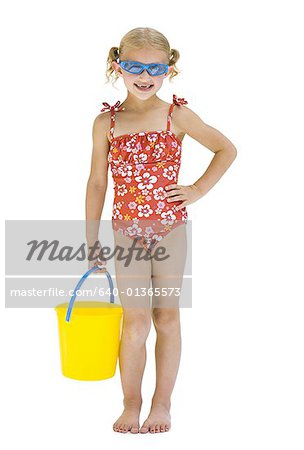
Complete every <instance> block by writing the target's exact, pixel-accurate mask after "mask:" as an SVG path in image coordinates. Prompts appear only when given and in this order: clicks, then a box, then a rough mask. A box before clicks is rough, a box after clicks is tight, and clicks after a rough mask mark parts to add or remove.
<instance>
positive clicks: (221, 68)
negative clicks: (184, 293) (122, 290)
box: [0, 0, 304, 450]
mask: <svg viewBox="0 0 304 450" xmlns="http://www.w3.org/2000/svg"><path fill="white" fill-rule="evenodd" d="M300 6H301V2H300V1H298V2H297V1H295V0H291V1H288V2H287V1H284V2H283V1H263V2H262V1H257V0H256V1H251V2H248V1H247V2H242V1H233V0H232V1H229V2H225V1H216V0H212V1H205V2H201V3H198V2H194V1H187V2H181V3H177V2H176V3H174V4H172V3H170V2H163V1H162V2H160V1H157V0H155V1H153V2H150V3H149V2H148V3H147V2H144V3H142V2H119V1H115V2H101V1H99V2H98V1H88V0H87V1H86V2H84V1H83V2H79V1H73V2H72V1H64V0H62V1H60V2H59V1H54V0H53V1H52V2H46V1H31V0H28V1H27V2H21V1H15V2H4V3H2V7H1V27H0V30H1V42H2V46H3V49H2V58H1V59H2V64H3V65H2V69H1V78H2V81H1V91H2V92H1V99H2V101H1V124H2V127H1V128H2V133H1V139H2V146H1V147H2V149H1V150H2V151H1V154H2V171H1V174H2V176H1V183H2V189H1V193H2V205H3V206H2V213H3V221H2V227H3V228H4V219H28V220H32V219H50V220H54V219H84V214H85V192H86V183H87V180H88V176H89V169H90V163H91V151H92V124H93V120H94V118H95V117H96V116H97V115H98V114H99V111H100V109H101V107H102V102H103V101H107V102H109V103H110V104H113V103H115V102H116V101H117V100H120V101H123V100H124V99H125V97H126V91H125V88H124V85H123V83H122V80H119V82H118V83H117V87H118V89H117V90H116V89H114V88H113V87H111V85H105V84H104V81H105V76H104V73H105V69H106V58H107V55H108V51H109V49H110V47H112V46H119V42H120V39H121V38H122V36H123V35H124V34H125V33H126V32H128V31H129V30H131V29H132V28H135V27H138V26H148V27H152V28H156V29H158V30H159V31H161V32H163V33H164V34H165V35H166V36H167V38H168V40H169V42H170V45H171V47H172V48H177V49H178V50H179V51H180V53H181V59H180V60H179V61H178V63H177V66H178V68H179V69H180V70H181V74H180V75H178V77H176V78H174V81H173V83H169V82H168V81H166V82H165V83H164V85H163V87H162V89H161V91H160V92H159V93H158V94H159V96H160V97H161V98H162V99H164V100H165V101H168V102H170V101H171V99H172V94H173V93H175V94H176V95H177V96H178V97H184V98H186V99H187V100H188V102H189V103H188V107H189V108H191V109H192V110H193V111H195V112H196V113H197V114H199V116H200V117H201V118H202V120H204V121H205V122H206V123H208V124H210V125H212V126H213V127H215V128H217V129H218V130H220V131H221V132H222V133H223V134H225V135H226V136H227V137H228V138H229V139H230V140H231V141H232V142H233V143H234V145H235V146H236V148H237V150H238V156H237V159H236V160H235V161H234V163H233V164H232V166H231V167H230V168H229V170H228V171H227V172H226V173H225V174H224V176H223V177H222V178H221V180H220V181H219V182H218V183H217V184H216V186H215V187H214V188H213V189H212V190H211V191H210V192H209V193H208V194H207V195H206V196H205V197H203V198H202V199H201V200H199V201H198V202H196V203H195V204H193V205H190V206H189V207H188V212H189V218H190V219H191V220H192V221H193V287H194V289H193V299H192V302H193V308H192V309H183V310H182V339H183V348H182V360H181V365H180V370H179V374H178V379H177V382H176V386H175V389H174V392H173V396H172V411H171V415H172V429H171V430H170V432H169V433H161V434H154V435H152V434H147V435H131V434H130V433H128V434H120V433H115V432H114V431H113V430H112V424H113V422H114V421H115V420H116V419H117V418H118V416H119V415H120V413H121V412H122V391H121V386H120V378H119V371H118V370H117V372H116V375H115V377H114V378H112V379H109V380H104V381H100V382H95V383H94V382H91V383H90V382H87V383H85V382H77V381H72V380H69V379H66V378H64V377H63V376H62V375H61V373H60V361H59V344H58V336H57V321H56V320H57V319H56V315H55V311H53V310H52V309H44V310H43V309H29V310H26V309H19V310H17V309H5V308H4V298H3V311H2V314H1V344H2V345H1V366H2V369H1V390H2V391H3V392H2V394H1V399H2V401H1V407H2V410H3V413H4V416H3V415H2V418H3V419H2V425H4V426H3V427H1V428H2V432H1V434H0V436H1V437H0V439H1V441H6V442H3V443H2V445H1V447H2V448H5V449H6V450H11V449H17V448H31V449H32V450H34V449H41V448H44V449H54V448H73V449H75V450H76V449H83V448H90V450H94V449H99V448H110V449H112V448H113V449H117V448H118V449H119V448H125V449H129V448H130V449H131V448H132V449H135V448H140V449H142V448H143V445H144V446H145V448H149V447H150V446H153V445H155V444H157V446H158V448H159V449H165V448H169V447H170V448H171V447H172V448H173V447H176V448H184V447H185V446H189V441H193V442H195V444H192V445H195V447H197V446H199V447H201V448H204V449H206V450H218V449H220V450H223V449H233V450H238V449H242V450H243V449H246V450H249V449H254V450H256V449H257V448H259V449H260V450H261V449H263V450H264V449H267V450H270V449H276V450H278V449H290V448H292V449H293V450H297V449H303V445H304V436H303V419H304V414H303V401H304V398H303V397H304V395H303V394H304V390H303V376H304V373H303V372H304V370H303V369H304V364H303V342H304V340H303V218H302V212H303V199H302V195H303V152H304V148H303V132H302V130H303V100H304V99H303V75H304V74H303V65H302V61H303V47H302V45H301V42H303V16H302V15H301V14H300ZM198 8H200V9H198ZM212 156H213V154H212V153H211V152H210V151H209V150H208V149H207V148H205V147H203V146H201V145H200V144H199V143H198V142H196V141H194V140H193V139H191V138H190V137H189V136H186V137H185V139H184V141H183V162H182V168H181V172H180V179H179V182H180V184H186V183H187V184H190V183H193V182H194V181H196V180H197V179H198V178H199V177H200V175H201V174H202V173H203V172H204V170H205V169H206V168H207V165H208V164H209V162H210V161H211V158H212ZM3 162H5V164H3ZM109 176H110V172H109ZM111 181H112V180H111V179H110V181H109V193H108V194H107V198H106V205H105V208H104V212H103V217H102V218H104V219H106V218H107V219H109V218H110V215H111V205H112V200H113V199H112V184H111ZM3 236H4V232H3ZM3 243H4V240H3ZM6 251H9V249H6ZM3 261H4V250H3ZM3 272H4V270H3ZM3 292H4V287H3ZM154 343H155V332H154V330H153V328H152V329H151V333H150V335H149V339H148V343H147V350H148V361H147V366H146V371H145V376H144V381H143V397H144V405H143V410H142V415H141V423H142V422H143V420H144V419H145V418H146V416H147V414H148V412H149V408H150V400H151V397H152V395H153V390H154V382H155V375H154V370H155V366H154Z"/></svg>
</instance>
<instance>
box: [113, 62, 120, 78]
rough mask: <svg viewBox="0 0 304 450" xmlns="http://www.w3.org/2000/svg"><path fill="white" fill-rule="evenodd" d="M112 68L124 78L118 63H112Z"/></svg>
mask: <svg viewBox="0 0 304 450" xmlns="http://www.w3.org/2000/svg"><path fill="white" fill-rule="evenodd" d="M112 68H113V69H114V70H115V73H116V74H117V75H118V76H122V72H121V67H120V65H119V64H118V63H117V62H116V61H112Z"/></svg>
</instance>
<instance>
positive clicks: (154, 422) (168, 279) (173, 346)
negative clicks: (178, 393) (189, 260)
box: [140, 224, 187, 433]
mask: <svg viewBox="0 0 304 450" xmlns="http://www.w3.org/2000/svg"><path fill="white" fill-rule="evenodd" d="M185 226H186V225H185V224H181V225H180V226H178V227H177V228H176V229H175V230H173V231H172V232H170V233H169V234H168V235H167V236H166V237H165V238H164V239H163V240H162V241H160V243H158V244H157V246H156V248H157V247H158V246H160V245H163V246H164V247H165V248H166V254H169V255H170V257H169V258H168V259H166V260H164V261H156V260H154V259H152V286H153V292H154V296H153V305H152V306H153V313H152V318H153V323H154V326H155V330H156V333H157V340H156V346H155V360H156V387H155V392H154V395H153V399H152V405H151V410H150V414H149V416H148V418H147V420H146V421H145V422H144V424H143V425H142V427H141V429H140V432H141V433H147V432H148V431H150V432H152V433H154V432H162V431H168V430H169V429H170V426H171V417H170V406H171V394H172V391H173V388H174V384H175V381H176V377H177V372H178V368H179V363H180V355H181V330H180V311H179V294H178V289H179V288H181V286H182V281H183V273H184V267H185V261H186V254H187V240H186V228H185ZM155 288H159V292H161V293H162V295H160V296H157V295H156V294H157V289H155ZM172 288H173V289H172ZM170 289H172V290H173V291H174V292H175V293H176V294H178V295H173V293H172V292H171V294H172V295H170Z"/></svg>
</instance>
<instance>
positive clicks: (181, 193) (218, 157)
mask: <svg viewBox="0 0 304 450" xmlns="http://www.w3.org/2000/svg"><path fill="white" fill-rule="evenodd" d="M174 120H175V123H176V125H177V127H178V128H179V129H181V130H182V131H183V133H185V134H188V135H189V136H191V137H192V138H193V139H195V140H196V141H198V142H199V143H200V144H202V145H204V146H205V147H207V148H208V149H209V150H211V151H212V152H213V153H215V155H214V157H213V158H212V161H211V162H210V164H209V166H208V167H207V169H206V171H205V172H204V173H203V175H202V176H201V177H200V178H199V179H198V180H196V181H195V182H194V183H193V184H192V185H190V186H179V185H176V184H172V185H170V186H168V188H169V189H170V192H169V193H168V194H167V196H168V197H169V196H172V195H173V196H174V195H177V197H175V198H174V201H176V200H183V203H182V204H180V205H179V206H178V207H177V209H181V208H183V207H184V206H186V205H189V204H191V203H193V202H195V201H196V200H198V199H199V198H201V197H203V196H204V195H205V194H206V193H207V192H208V191H209V190H210V189H211V188H212V187H213V186H214V185H215V184H216V183H217V182H218V181H219V179H220V178H221V177H222V176H223V174H224V173H225V172H226V170H227V169H228V167H229V166H230V165H231V164H232V162H233V161H234V159H235V158H236V155H237V150H236V148H235V146H234V145H233V143H232V142H231V141H230V140H229V139H228V138H227V137H226V136H224V135H223V134H222V133H220V131H218V130H217V129H216V128H213V127H212V126H210V125H207V124H206V123H205V122H203V121H202V119H201V118H200V117H199V116H198V115H197V114H196V113H195V112H193V111H192V110H191V109H190V108H188V107H186V106H180V107H179V108H176V112H175V117H174Z"/></svg>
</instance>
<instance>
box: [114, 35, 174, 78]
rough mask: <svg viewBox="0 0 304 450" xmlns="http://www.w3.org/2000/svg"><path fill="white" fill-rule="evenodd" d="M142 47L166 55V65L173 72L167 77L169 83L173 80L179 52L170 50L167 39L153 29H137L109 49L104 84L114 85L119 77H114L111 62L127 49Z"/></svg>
mask: <svg viewBox="0 0 304 450" xmlns="http://www.w3.org/2000/svg"><path fill="white" fill-rule="evenodd" d="M144 47H153V48H154V49H156V50H162V51H164V52H165V53H166V54H167V57H168V65H169V66H173V70H172V72H171V73H170V75H169V81H171V79H172V78H174V77H175V76H176V75H177V74H178V73H179V72H180V70H178V68H177V67H176V62H177V61H178V60H179V57H180V54H179V51H178V50H176V49H175V48H172V49H171V48H170V44H169V42H168V40H167V38H166V37H165V36H164V35H163V34H162V33H160V32H159V31H157V30H155V29H154V28H148V27H138V28H134V29H133V30H131V31H129V32H128V33H126V34H125V35H124V36H123V37H122V39H121V41H120V45H119V47H111V48H110V51H109V54H108V59H107V70H106V80H107V81H106V82H107V83H109V81H111V80H113V81H112V84H113V85H114V83H116V81H117V80H118V78H119V76H118V75H116V72H115V70H114V69H113V67H112V62H113V61H116V60H117V58H118V57H119V58H120V59H121V55H122V54H123V53H124V51H125V50H127V49H138V50H139V49H142V48H144Z"/></svg>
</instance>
